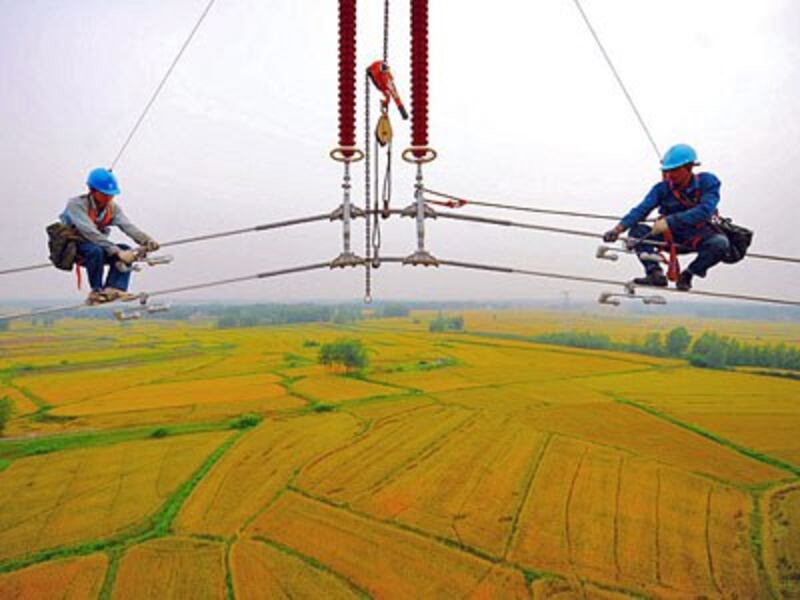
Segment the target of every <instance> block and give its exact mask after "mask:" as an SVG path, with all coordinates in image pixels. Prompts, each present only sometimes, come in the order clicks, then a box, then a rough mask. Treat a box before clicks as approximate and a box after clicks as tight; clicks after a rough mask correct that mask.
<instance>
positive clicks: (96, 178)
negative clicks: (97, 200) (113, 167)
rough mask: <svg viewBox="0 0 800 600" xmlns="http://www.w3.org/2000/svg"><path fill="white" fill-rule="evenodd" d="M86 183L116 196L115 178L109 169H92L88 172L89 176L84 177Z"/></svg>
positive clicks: (116, 184) (117, 189)
mask: <svg viewBox="0 0 800 600" xmlns="http://www.w3.org/2000/svg"><path fill="white" fill-rule="evenodd" d="M86 185H88V186H89V187H90V188H92V189H93V190H97V191H98V192H102V193H103V194H108V195H109V196H116V195H117V194H119V184H118V183H117V178H116V177H115V176H114V174H113V173H112V172H111V171H109V170H108V169H104V168H102V167H99V168H97V169H94V170H93V171H92V172H91V173H89V177H88V178H87V179H86Z"/></svg>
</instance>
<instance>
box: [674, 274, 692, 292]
mask: <svg viewBox="0 0 800 600" xmlns="http://www.w3.org/2000/svg"><path fill="white" fill-rule="evenodd" d="M675 287H676V288H678V289H679V290H680V291H682V292H688V291H689V290H690V289H692V272H691V271H689V270H688V269H687V270H686V271H684V272H683V273H681V274H680V277H678V281H676V282H675Z"/></svg>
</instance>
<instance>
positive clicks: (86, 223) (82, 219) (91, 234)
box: [61, 198, 119, 256]
mask: <svg viewBox="0 0 800 600" xmlns="http://www.w3.org/2000/svg"><path fill="white" fill-rule="evenodd" d="M61 220H62V222H64V223H65V224H67V225H71V226H72V227H74V228H75V229H77V230H78V233H80V234H81V235H82V236H83V237H84V239H85V240H86V241H87V242H91V243H92V244H97V245H98V246H100V247H101V248H103V250H105V251H106V253H107V254H110V255H112V256H113V255H114V254H116V253H117V252H118V251H119V249H118V248H117V247H116V246H115V245H114V244H113V243H112V242H111V241H109V239H108V238H107V237H106V236H105V235H103V234H102V232H101V231H100V230H99V229H98V228H97V225H95V224H94V222H93V221H92V219H91V218H90V217H89V211H88V209H87V207H86V202H85V201H84V200H83V199H82V198H74V199H72V200H70V201H69V203H68V204H67V208H66V209H64V212H63V213H62V214H61Z"/></svg>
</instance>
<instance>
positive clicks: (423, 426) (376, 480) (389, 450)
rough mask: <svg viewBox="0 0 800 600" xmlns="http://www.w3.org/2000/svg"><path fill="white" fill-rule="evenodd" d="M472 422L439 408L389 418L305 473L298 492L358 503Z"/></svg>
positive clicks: (460, 412) (465, 415)
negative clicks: (362, 497) (304, 490)
mask: <svg viewBox="0 0 800 600" xmlns="http://www.w3.org/2000/svg"><path fill="white" fill-rule="evenodd" d="M469 418H471V415H470V413H469V412H467V411H463V410H460V409H452V408H442V407H439V406H434V407H425V408H420V409H418V410H415V411H413V412H412V413H409V414H407V415H403V416H401V417H388V418H386V419H383V420H381V421H379V422H376V423H375V424H374V426H373V427H372V428H371V429H369V430H368V431H367V432H366V433H364V435H362V436H361V437H360V438H359V439H358V440H356V441H354V442H353V443H351V444H349V445H348V446H345V447H343V448H342V449H341V450H339V451H336V452H333V453H331V454H329V455H328V456H327V457H326V458H324V459H322V460H319V461H317V462H315V463H313V464H311V465H310V466H309V467H307V468H306V469H304V470H303V472H302V473H301V474H300V477H299V478H298V486H299V487H302V488H304V489H308V490H309V491H314V492H315V493H319V494H321V495H324V496H326V497H329V498H331V499H333V500H337V501H342V502H353V501H356V500H358V498H359V497H361V496H362V495H369V494H372V493H374V492H375V491H377V489H378V488H380V487H381V486H384V485H386V484H387V483H388V482H389V481H390V480H391V478H392V477H394V476H395V475H397V474H399V473H400V472H401V471H402V470H403V469H404V468H405V467H406V466H407V465H409V464H411V463H412V462H413V461H415V460H417V459H418V457H419V456H420V455H422V454H424V453H425V452H427V451H429V450H430V449H431V448H432V447H435V446H436V445H439V444H442V443H443V442H444V441H446V439H447V436H448V435H450V434H452V433H453V432H454V431H456V430H457V429H458V428H460V427H463V426H464V425H465V424H466V422H467V420H468V419H469Z"/></svg>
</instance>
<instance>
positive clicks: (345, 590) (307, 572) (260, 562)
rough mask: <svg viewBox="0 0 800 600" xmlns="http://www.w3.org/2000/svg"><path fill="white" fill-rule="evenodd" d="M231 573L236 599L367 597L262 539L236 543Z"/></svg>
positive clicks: (343, 580) (326, 570) (305, 559)
mask: <svg viewBox="0 0 800 600" xmlns="http://www.w3.org/2000/svg"><path fill="white" fill-rule="evenodd" d="M231 571H232V576H233V588H234V591H235V597H236V598H239V599H242V600H249V599H251V598H252V599H253V600H258V599H261V598H287V599H288V598H325V599H326V600H328V599H330V600H339V599H341V600H347V599H351V598H368V597H369V595H368V594H367V593H366V592H364V591H363V590H361V589H360V588H359V587H358V586H356V585H355V584H353V583H352V582H350V581H348V580H347V579H346V578H345V577H343V576H342V575H340V574H338V573H335V572H334V571H331V570H330V569H329V568H327V567H326V566H325V565H323V564H322V563H320V562H318V561H316V560H314V559H311V558H308V557H306V556H303V555H301V554H299V553H298V552H295V551H294V550H292V549H291V548H289V547H287V546H284V545H282V544H278V543H277V542H272V541H270V540H267V539H264V538H257V541H254V540H244V541H240V542H236V543H235V544H234V545H233V549H232V552H231Z"/></svg>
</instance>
